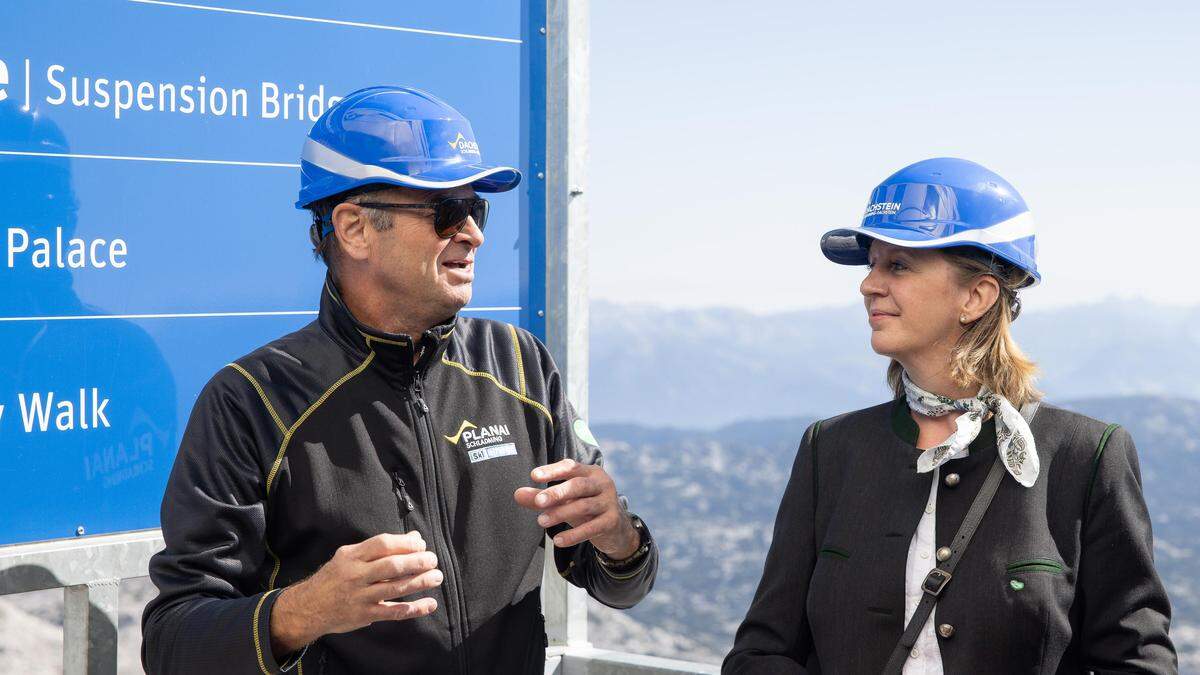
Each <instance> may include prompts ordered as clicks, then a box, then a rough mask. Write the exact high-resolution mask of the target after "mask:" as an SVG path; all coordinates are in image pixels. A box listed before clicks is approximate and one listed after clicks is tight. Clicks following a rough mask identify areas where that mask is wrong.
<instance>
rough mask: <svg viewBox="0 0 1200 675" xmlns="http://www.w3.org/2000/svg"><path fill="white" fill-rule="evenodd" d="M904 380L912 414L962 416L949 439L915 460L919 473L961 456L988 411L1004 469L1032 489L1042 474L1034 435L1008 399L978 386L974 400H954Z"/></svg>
mask: <svg viewBox="0 0 1200 675" xmlns="http://www.w3.org/2000/svg"><path fill="white" fill-rule="evenodd" d="M903 381H904V393H905V397H906V398H907V400H908V407H909V408H911V409H912V410H913V411H914V412H917V413H920V414H921V415H925V416H927V417H941V416H942V415H947V414H949V413H951V412H954V411H955V410H958V411H961V412H962V413H963V414H961V415H959V416H958V417H957V418H955V420H954V424H955V427H956V431H955V432H954V433H953V434H951V435H950V437H949V438H947V439H946V440H944V441H942V442H941V443H939V444H937V445H935V446H934V447H932V448H929V449H928V450H925V451H924V452H922V453H921V456H920V457H918V458H917V471H918V472H919V473H927V472H929V471H933V470H934V469H936V468H937V467H939V466H941V465H943V464H945V463H946V462H948V461H949V460H951V459H954V458H956V457H960V456H962V455H963V453H964V451H965V450H966V448H967V446H968V445H970V444H971V441H973V440H975V437H976V436H978V435H979V430H980V428H982V426H983V418H984V416H985V415H986V414H987V413H988V412H989V411H990V412H991V413H992V414H993V415H994V416H995V418H996V449H997V450H998V451H999V452H1000V456H1001V457H1002V458H1003V459H1004V466H1005V468H1007V469H1008V473H1009V474H1011V475H1012V477H1013V478H1015V479H1016V481H1017V482H1018V483H1020V484H1021V485H1024V486H1025V487H1032V486H1033V484H1034V482H1035V481H1036V480H1037V477H1038V474H1039V473H1040V472H1041V464H1040V463H1039V462H1038V455H1037V447H1036V446H1035V445H1034V443H1033V432H1031V431H1030V430H1029V423H1028V422H1026V421H1025V418H1024V417H1022V416H1021V413H1020V412H1019V411H1018V410H1017V409H1016V408H1015V407H1013V404H1012V403H1009V402H1008V399H1006V398H1004V397H1003V396H1000V395H998V394H993V393H992V392H990V391H988V389H987V387H981V388H980V389H979V393H978V394H976V395H975V396H974V397H971V398H960V399H957V400H956V399H952V398H949V397H946V396H941V395H938V394H931V393H929V392H927V391H925V390H924V389H922V388H920V387H918V386H917V385H916V384H914V383H913V381H912V380H910V379H908V373H904V375H903Z"/></svg>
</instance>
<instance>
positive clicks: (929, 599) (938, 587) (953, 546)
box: [883, 401, 1038, 675]
mask: <svg viewBox="0 0 1200 675" xmlns="http://www.w3.org/2000/svg"><path fill="white" fill-rule="evenodd" d="M1037 409H1038V402H1037V401H1034V402H1032V403H1028V404H1026V405H1024V406H1022V407H1021V416H1022V417H1024V418H1025V422H1026V423H1030V424H1032V422H1033V416H1034V415H1035V414H1036V413H1037ZM1004 473H1005V468H1004V460H1003V459H1002V458H1001V457H1000V455H999V454H997V455H996V461H995V462H992V468H991V469H990V470H989V471H988V475H987V478H985V479H984V480H983V486H982V487H980V488H979V494H977V495H975V501H973V502H971V508H970V509H969V510H968V511H967V515H966V517H964V518H963V522H962V525H959V527H958V532H957V533H956V534H955V535H954V540H953V541H952V542H951V543H950V557H949V558H947V559H946V560H945V561H943V562H942V563H941V565H939V566H936V567H934V568H933V569H932V570H930V571H929V574H928V575H926V576H925V581H923V582H921V590H923V591H924V592H925V593H924V595H923V596H922V597H921V602H920V603H919V604H918V605H917V609H916V611H915V612H913V615H912V618H911V619H909V620H908V625H906V626H905V627H904V634H903V635H901V636H900V640H899V641H898V642H897V643H896V647H895V649H893V650H892V655H891V656H890V657H889V658H888V661H887V665H886V666H884V669H883V672H884V673H885V674H886V675H899V673H901V672H902V671H903V670H904V660H905V659H907V658H908V653H909V651H910V650H912V648H913V645H915V644H917V636H918V635H920V634H921V629H922V628H924V627H925V622H926V621H928V620H929V615H930V614H932V613H933V606H934V605H936V604H937V601H938V598H939V597H940V596H941V594H942V591H944V590H946V585H947V584H949V583H950V580H951V579H953V578H954V568H955V567H957V566H958V561H959V560H962V557H963V553H966V551H967V544H970V543H971V539H972V538H973V537H974V536H975V530H977V529H979V523H981V522H983V514H984V513H986V512H987V509H988V507H989V506H991V504H992V498H993V497H995V496H996V490H997V489H999V487H1000V481H1001V480H1002V479H1003V478H1004Z"/></svg>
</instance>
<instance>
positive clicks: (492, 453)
mask: <svg viewBox="0 0 1200 675" xmlns="http://www.w3.org/2000/svg"><path fill="white" fill-rule="evenodd" d="M442 438H444V439H446V440H447V441H450V444H451V445H461V446H462V447H463V449H465V450H466V451H467V457H468V458H469V459H470V460H471V463H472V464H474V463H475V462H482V461H484V460H488V459H495V458H496V457H507V456H509V455H515V454H517V445H516V444H515V443H513V442H511V441H509V439H510V438H512V432H511V431H509V429H508V425H507V424H487V425H484V426H479V425H477V424H475V423H473V422H471V421H470V420H463V422H462V424H460V425H459V426H458V433H456V434H454V435H453V436H442Z"/></svg>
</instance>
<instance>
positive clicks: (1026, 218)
mask: <svg viewBox="0 0 1200 675" xmlns="http://www.w3.org/2000/svg"><path fill="white" fill-rule="evenodd" d="M851 229H852V230H854V231H857V232H862V233H863V234H866V235H867V236H869V237H873V238H875V239H879V240H881V241H886V242H888V243H889V244H895V245H897V246H903V247H906V248H932V247H940V246H945V245H946V244H955V243H958V242H973V243H976V244H1007V243H1008V242H1010V241H1016V240H1018V239H1024V238H1025V237H1032V236H1033V235H1034V234H1035V230H1036V229H1037V228H1036V227H1035V226H1034V223H1033V214H1032V213H1030V212H1029V211H1026V212H1024V213H1019V214H1017V215H1015V216H1013V217H1012V218H1009V219H1008V220H1002V221H1000V222H998V223H996V224H995V225H992V226H991V227H985V228H981V229H978V230H965V231H963V232H959V233H957V234H952V235H950V236H949V237H942V238H941V239H928V240H924V241H910V240H908V239H896V238H894V237H889V236H886V235H882V234H879V232H878V231H876V230H871V229H865V228H860V227H855V228H851Z"/></svg>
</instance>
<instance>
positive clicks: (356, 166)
mask: <svg viewBox="0 0 1200 675" xmlns="http://www.w3.org/2000/svg"><path fill="white" fill-rule="evenodd" d="M300 159H302V160H304V161H306V162H308V163H309V164H314V165H316V166H318V167H320V168H322V169H324V170H326V171H328V172H330V173H336V174H338V175H339V176H345V177H346V178H350V179H353V180H366V179H368V178H380V179H384V180H389V181H396V182H397V183H400V184H401V185H408V186H411V187H415V188H425V189H435V190H437V189H443V188H452V187H458V186H460V185H467V184H470V183H474V182H475V181H477V180H479V179H480V178H486V177H488V176H491V175H492V174H496V173H501V172H503V171H512V169H509V168H508V167H503V166H497V167H493V168H491V169H486V170H484V171H480V172H479V173H477V174H474V175H471V176H467V177H466V178H459V179H456V180H448V181H432V180H421V179H420V178H413V177H412V176H405V175H404V174H400V173H396V172H395V171H392V170H390V169H385V168H383V167H382V166H375V165H372V164H363V163H362V162H358V161H355V160H353V159H350V158H349V157H347V156H345V155H343V154H341V153H340V152H337V151H334V150H331V149H329V148H328V147H326V146H324V145H321V144H320V143H318V142H316V141H314V140H313V139H311V138H309V139H305V141H304V150H303V151H302V152H301V153H300Z"/></svg>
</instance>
